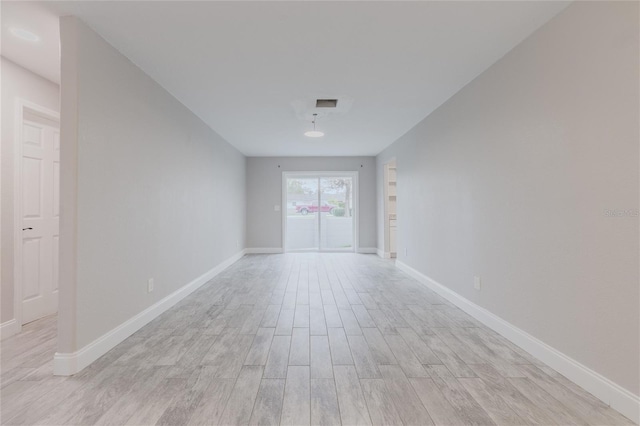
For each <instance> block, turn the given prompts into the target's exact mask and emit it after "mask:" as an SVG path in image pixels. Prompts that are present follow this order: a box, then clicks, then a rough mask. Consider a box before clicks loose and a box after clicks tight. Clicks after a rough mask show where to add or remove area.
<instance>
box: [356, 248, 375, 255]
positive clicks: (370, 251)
mask: <svg viewBox="0 0 640 426" xmlns="http://www.w3.org/2000/svg"><path fill="white" fill-rule="evenodd" d="M377 252H378V249H377V248H375V247H360V248H359V249H358V253H361V254H376V253H377Z"/></svg>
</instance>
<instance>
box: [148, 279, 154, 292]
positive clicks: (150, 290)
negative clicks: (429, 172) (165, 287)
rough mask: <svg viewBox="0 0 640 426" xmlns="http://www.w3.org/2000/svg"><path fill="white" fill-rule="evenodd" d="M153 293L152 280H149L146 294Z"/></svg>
mask: <svg viewBox="0 0 640 426" xmlns="http://www.w3.org/2000/svg"><path fill="white" fill-rule="evenodd" d="M152 291H153V278H149V281H147V293H151V292H152Z"/></svg>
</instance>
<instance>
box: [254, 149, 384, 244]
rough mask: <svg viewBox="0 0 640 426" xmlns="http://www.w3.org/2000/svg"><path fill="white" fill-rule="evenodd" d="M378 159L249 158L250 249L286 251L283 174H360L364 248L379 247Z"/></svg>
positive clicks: (361, 238)
mask: <svg viewBox="0 0 640 426" xmlns="http://www.w3.org/2000/svg"><path fill="white" fill-rule="evenodd" d="M375 168H376V161H375V157H249V158H247V189H246V191H247V247H249V248H282V247H283V246H282V212H279V211H274V209H273V207H274V206H276V205H278V206H280V205H282V172H306V171H316V172H321V171H327V172H331V171H341V172H350V171H354V172H358V173H359V175H358V184H359V196H360V214H359V224H358V226H359V231H358V232H359V240H360V248H375V247H376V187H375V183H376V182H375V180H376V177H375V176H376V175H375Z"/></svg>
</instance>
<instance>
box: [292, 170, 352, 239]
mask: <svg viewBox="0 0 640 426" xmlns="http://www.w3.org/2000/svg"><path fill="white" fill-rule="evenodd" d="M284 179H285V190H286V194H285V195H286V209H285V211H284V214H285V250H286V251H354V248H355V217H356V216H355V214H356V212H355V203H354V200H355V196H354V192H355V181H356V179H355V176H354V175H353V174H344V175H343V174H335V175H334V174H331V175H329V174H321V175H312V174H309V175H302V174H290V173H287V174H285V178H284Z"/></svg>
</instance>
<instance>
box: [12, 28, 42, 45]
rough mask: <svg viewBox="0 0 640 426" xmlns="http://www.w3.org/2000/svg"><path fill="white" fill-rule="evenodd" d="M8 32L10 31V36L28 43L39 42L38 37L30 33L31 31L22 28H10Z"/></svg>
mask: <svg viewBox="0 0 640 426" xmlns="http://www.w3.org/2000/svg"><path fill="white" fill-rule="evenodd" d="M9 31H11V34H13V35H14V36H16V37H18V38H21V39H23V40H26V41H30V42H34V43H35V42H36V41H40V37H39V36H37V35H36V34H34V33H32V32H31V31H27V30H24V29H22V28H15V27H14V28H11V29H9Z"/></svg>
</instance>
